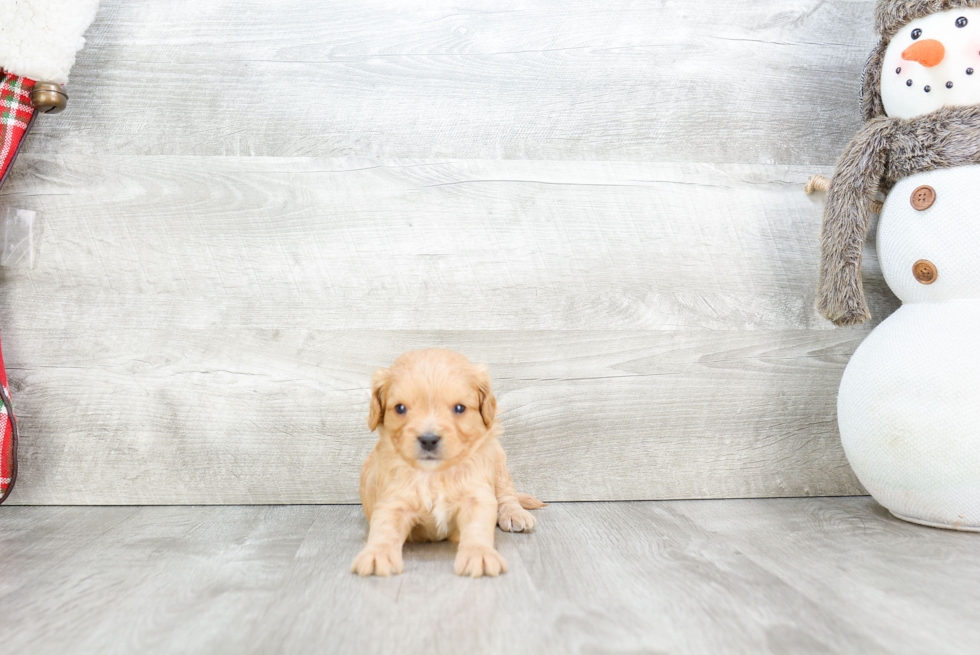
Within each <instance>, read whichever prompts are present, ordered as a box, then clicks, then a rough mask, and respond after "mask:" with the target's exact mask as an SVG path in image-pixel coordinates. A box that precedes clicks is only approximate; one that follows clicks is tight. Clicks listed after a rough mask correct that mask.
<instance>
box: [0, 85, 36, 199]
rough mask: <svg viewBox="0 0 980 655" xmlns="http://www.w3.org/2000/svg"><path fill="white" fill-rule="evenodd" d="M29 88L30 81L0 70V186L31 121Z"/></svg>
mask: <svg viewBox="0 0 980 655" xmlns="http://www.w3.org/2000/svg"><path fill="white" fill-rule="evenodd" d="M33 88H34V80H29V79H27V78H26V77H18V76H16V75H11V74H10V73H7V72H5V71H3V70H0V186H3V181H4V179H6V177H7V173H8V171H9V170H10V165H11V164H12V163H13V161H14V157H16V156H17V150H18V149H19V148H20V143H21V140H22V139H23V138H24V134H25V133H26V132H27V129H28V128H29V127H30V124H31V120H32V119H33V118H34V106H33V105H32V104H31V89H33Z"/></svg>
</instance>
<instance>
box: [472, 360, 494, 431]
mask: <svg viewBox="0 0 980 655" xmlns="http://www.w3.org/2000/svg"><path fill="white" fill-rule="evenodd" d="M476 390H477V391H478V392H479V394H480V414H481V415H482V416H483V423H484V425H486V426H487V427H490V426H491V425H493V419H494V418H495V417H496V416H497V397H496V396H494V395H493V388H492V384H491V382H490V371H488V370H487V367H486V366H482V365H481V366H477V367H476Z"/></svg>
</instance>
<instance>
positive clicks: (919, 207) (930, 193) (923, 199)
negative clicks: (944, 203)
mask: <svg viewBox="0 0 980 655" xmlns="http://www.w3.org/2000/svg"><path fill="white" fill-rule="evenodd" d="M934 202H936V190H935V189H933V188H932V187H931V186H920V187H919V188H918V189H916V190H915V191H913V192H912V207H914V208H915V210H916V211H920V212H924V211H925V210H927V209H929V208H930V207H932V204H933V203H934Z"/></svg>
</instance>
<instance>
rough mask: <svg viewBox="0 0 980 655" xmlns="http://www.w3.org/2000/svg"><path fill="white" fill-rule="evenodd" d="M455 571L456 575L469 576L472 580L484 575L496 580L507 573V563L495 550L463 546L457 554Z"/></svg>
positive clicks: (484, 547)
mask: <svg viewBox="0 0 980 655" xmlns="http://www.w3.org/2000/svg"><path fill="white" fill-rule="evenodd" d="M453 571H455V572H456V575H468V576H470V577H471V578H479V577H481V576H484V575H489V576H490V577H492V578H496V577H497V576H498V575H500V574H501V573H507V561H506V560H505V559H504V558H503V557H502V556H501V555H500V553H498V552H497V551H495V550H494V549H493V548H487V547H486V546H461V547H460V549H459V552H458V553H456V563H455V564H454V565H453Z"/></svg>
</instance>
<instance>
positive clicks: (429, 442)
mask: <svg viewBox="0 0 980 655" xmlns="http://www.w3.org/2000/svg"><path fill="white" fill-rule="evenodd" d="M439 438H440V437H439V435H438V434H432V433H431V432H430V433H428V434H423V435H420V436H419V444H420V445H421V446H422V450H426V451H428V452H430V453H431V452H432V451H433V450H435V449H436V447H437V446H438V445H439Z"/></svg>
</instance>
